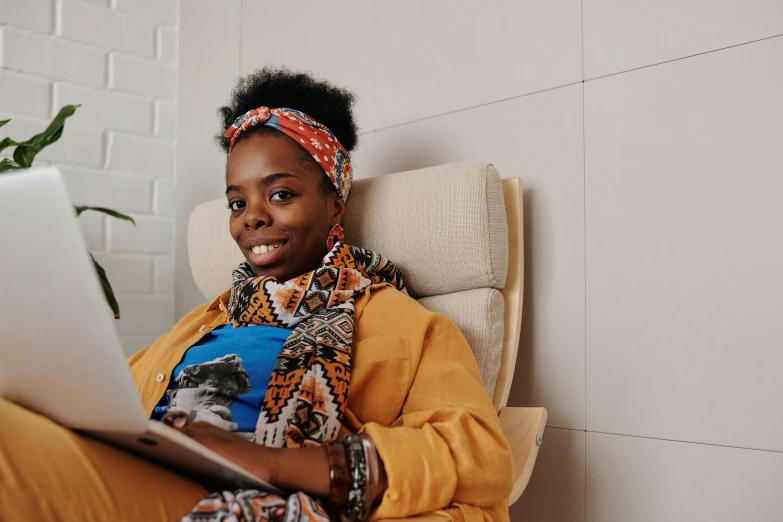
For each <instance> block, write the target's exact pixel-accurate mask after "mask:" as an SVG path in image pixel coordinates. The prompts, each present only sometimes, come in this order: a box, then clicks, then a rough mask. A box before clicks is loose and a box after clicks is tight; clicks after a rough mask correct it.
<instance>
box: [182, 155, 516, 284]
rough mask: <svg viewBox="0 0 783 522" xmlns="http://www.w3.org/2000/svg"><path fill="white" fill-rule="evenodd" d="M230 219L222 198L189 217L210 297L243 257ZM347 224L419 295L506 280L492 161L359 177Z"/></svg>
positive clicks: (196, 266)
mask: <svg viewBox="0 0 783 522" xmlns="http://www.w3.org/2000/svg"><path fill="white" fill-rule="evenodd" d="M228 217H229V210H228V209H227V208H226V206H225V201H224V200H222V199H220V200H215V201H210V202H207V203H204V204H202V205H200V206H198V207H197V208H196V209H195V210H194V211H193V213H192V214H191V217H190V225H189V227H188V252H189V254H190V265H191V268H192V269H193V277H194V279H195V281H196V284H197V285H198V287H199V289H200V290H201V292H202V293H203V294H204V295H205V296H206V298H207V299H214V298H215V296H217V295H218V294H219V293H220V292H222V291H224V290H226V289H227V288H228V287H229V286H231V272H232V271H233V269H234V268H236V266H237V265H238V264H239V263H240V262H241V261H242V260H243V256H242V254H241V252H240V251H239V249H238V248H237V246H236V244H235V243H234V240H233V239H232V238H231V236H230V235H229V231H228ZM344 227H345V229H346V241H347V242H348V243H349V244H352V245H356V246H361V247H364V248H367V249H370V250H375V251H377V252H380V253H382V254H383V255H385V256H386V257H388V258H389V259H391V260H392V261H393V262H394V264H395V265H397V267H398V268H400V270H402V273H403V277H404V279H405V283H406V285H407V287H408V292H409V293H410V294H411V295H412V296H414V297H426V296H433V295H443V294H449V293H452V292H460V291H465V290H473V289H477V288H502V287H503V285H504V284H505V282H506V271H507V268H508V231H507V227H506V215H505V207H504V205H503V190H502V187H501V184H500V176H499V175H498V172H497V170H495V168H494V167H493V166H492V165H489V164H485V163H455V164H450V165H440V166H437V167H430V168H426V169H420V170H413V171H408V172H400V173H397V174H388V175H386V176H380V177H376V178H366V179H358V180H356V181H355V182H354V184H353V187H352V188H351V195H350V197H349V198H348V204H347V206H346V215H345V219H344Z"/></svg>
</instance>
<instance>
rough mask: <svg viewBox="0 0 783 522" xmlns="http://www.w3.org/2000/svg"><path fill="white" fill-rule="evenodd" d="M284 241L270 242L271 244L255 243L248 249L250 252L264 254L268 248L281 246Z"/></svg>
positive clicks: (272, 248)
mask: <svg viewBox="0 0 783 522" xmlns="http://www.w3.org/2000/svg"><path fill="white" fill-rule="evenodd" d="M283 243H284V242H281V243H272V244H271V245H256V246H254V247H253V248H251V249H250V251H251V252H253V253H254V254H255V255H260V254H266V253H267V252H269V251H270V250H274V249H275V248H280V247H281V246H283Z"/></svg>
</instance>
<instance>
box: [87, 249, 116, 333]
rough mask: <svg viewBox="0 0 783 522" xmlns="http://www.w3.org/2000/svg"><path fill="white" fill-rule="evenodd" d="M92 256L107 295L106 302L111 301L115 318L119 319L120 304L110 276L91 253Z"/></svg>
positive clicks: (110, 305)
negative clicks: (115, 295) (110, 281)
mask: <svg viewBox="0 0 783 522" xmlns="http://www.w3.org/2000/svg"><path fill="white" fill-rule="evenodd" d="M90 258H91V259H92V262H93V264H94V265H95V272H97V273H98V279H99V280H100V282H101V287H102V288H103V295H104V296H106V302H107V303H109V308H111V311H112V312H113V313H114V318H115V319H119V318H120V304H119V303H118V302H117V298H116V297H114V289H112V287H111V283H109V278H108V277H106V270H104V269H103V267H102V266H101V265H99V264H98V262H97V261H96V260H95V258H94V257H93V256H92V254H90Z"/></svg>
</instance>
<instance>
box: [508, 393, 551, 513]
mask: <svg viewBox="0 0 783 522" xmlns="http://www.w3.org/2000/svg"><path fill="white" fill-rule="evenodd" d="M498 417H500V425H501V427H502V428H503V434H504V435H505V436H506V438H507V439H508V443H509V444H510V445H511V455H512V459H513V461H514V489H512V490H511V496H509V497H508V505H509V506H510V505H511V504H513V503H514V502H516V501H517V499H519V497H520V495H522V492H523V491H524V490H525V488H526V487H527V483H528V481H529V480H530V475H531V474H532V473H533V466H534V465H535V464H536V457H538V447H539V445H540V444H541V441H542V437H543V435H544V427H545V426H546V419H547V413H546V409H545V408H501V409H500V413H499V414H498Z"/></svg>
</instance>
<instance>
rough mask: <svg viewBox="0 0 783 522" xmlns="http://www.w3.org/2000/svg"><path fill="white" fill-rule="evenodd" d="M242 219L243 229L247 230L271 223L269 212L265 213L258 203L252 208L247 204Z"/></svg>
mask: <svg viewBox="0 0 783 522" xmlns="http://www.w3.org/2000/svg"><path fill="white" fill-rule="evenodd" d="M244 218H245V228H246V229H248V230H255V229H258V228H261V227H263V226H265V225H269V223H270V221H271V219H270V216H269V212H267V210H266V208H265V207H264V205H263V204H260V203H256V204H254V205H252V206H251V205H250V204H249V203H248V206H247V209H246V210H245V215H244Z"/></svg>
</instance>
